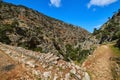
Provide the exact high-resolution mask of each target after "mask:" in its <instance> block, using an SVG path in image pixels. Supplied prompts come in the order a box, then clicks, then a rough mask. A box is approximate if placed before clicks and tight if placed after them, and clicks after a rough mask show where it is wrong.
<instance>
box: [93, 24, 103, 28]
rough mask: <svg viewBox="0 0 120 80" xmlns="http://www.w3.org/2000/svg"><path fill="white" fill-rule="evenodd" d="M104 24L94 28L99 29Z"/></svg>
mask: <svg viewBox="0 0 120 80" xmlns="http://www.w3.org/2000/svg"><path fill="white" fill-rule="evenodd" d="M101 26H102V25H97V26H94V28H97V29H99V28H100V27H101Z"/></svg>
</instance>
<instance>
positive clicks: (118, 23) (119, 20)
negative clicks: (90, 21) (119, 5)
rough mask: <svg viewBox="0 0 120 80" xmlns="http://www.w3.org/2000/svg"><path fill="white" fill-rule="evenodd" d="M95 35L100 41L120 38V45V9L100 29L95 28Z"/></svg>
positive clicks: (118, 44) (119, 44)
mask: <svg viewBox="0 0 120 80" xmlns="http://www.w3.org/2000/svg"><path fill="white" fill-rule="evenodd" d="M93 35H95V36H96V38H98V39H99V41H100V43H104V42H112V41H115V40H118V42H117V46H118V47H120V10H118V12H116V13H115V14H114V15H113V16H112V18H109V20H108V21H107V22H106V23H105V24H103V25H102V26H101V28H100V29H99V30H96V29H95V30H94V33H93Z"/></svg>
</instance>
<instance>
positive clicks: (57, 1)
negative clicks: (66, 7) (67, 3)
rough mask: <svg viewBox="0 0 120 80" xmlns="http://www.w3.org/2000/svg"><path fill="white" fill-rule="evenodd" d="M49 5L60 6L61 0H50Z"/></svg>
mask: <svg viewBox="0 0 120 80" xmlns="http://www.w3.org/2000/svg"><path fill="white" fill-rule="evenodd" d="M50 6H55V7H60V6H61V0H50Z"/></svg>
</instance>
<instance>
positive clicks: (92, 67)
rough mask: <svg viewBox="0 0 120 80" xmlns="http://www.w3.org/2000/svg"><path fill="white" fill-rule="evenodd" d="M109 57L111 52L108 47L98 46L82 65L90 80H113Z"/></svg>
mask: <svg viewBox="0 0 120 80" xmlns="http://www.w3.org/2000/svg"><path fill="white" fill-rule="evenodd" d="M110 57H112V51H111V49H110V47H109V46H108V45H102V46H99V47H98V48H97V49H96V50H95V51H94V53H93V54H92V55H91V56H89V57H88V59H87V60H86V61H85V62H84V63H83V65H82V67H84V68H85V69H86V70H87V71H88V72H89V74H90V75H91V79H92V80H113V77H112V72H111V63H110Z"/></svg>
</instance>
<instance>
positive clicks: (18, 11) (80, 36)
mask: <svg viewBox="0 0 120 80" xmlns="http://www.w3.org/2000/svg"><path fill="white" fill-rule="evenodd" d="M0 35H1V36H0V42H2V43H6V44H10V45H15V46H21V47H24V48H26V49H30V50H34V51H40V52H44V53H48V52H52V53H54V54H56V55H58V56H61V58H63V57H64V56H66V54H67V53H68V52H67V51H68V49H70V48H71V51H73V52H74V55H75V56H77V55H78V54H79V51H81V49H82V48H83V50H84V49H85V50H88V52H89V50H90V48H92V47H91V46H92V45H93V43H94V41H93V40H94V38H93V39H92V41H91V42H90V44H89V41H88V40H87V42H88V43H87V44H86V42H85V41H86V39H87V38H88V37H90V36H91V34H90V33H89V32H87V31H86V30H84V29H82V28H80V27H77V26H73V25H71V24H67V23H64V22H62V21H60V20H57V19H54V18H51V17H48V16H46V15H43V14H41V13H39V12H37V11H34V10H32V9H29V8H26V7H24V6H21V5H19V6H16V5H13V4H9V3H4V2H1V3H0ZM83 42H85V43H83ZM87 45H89V46H87ZM86 47H87V48H86ZM75 52H77V53H75ZM88 52H87V53H88ZM71 55H73V54H72V53H71ZM72 59H73V57H72Z"/></svg>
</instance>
